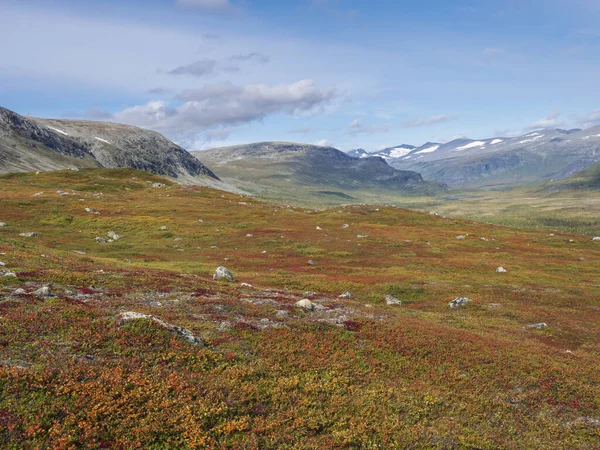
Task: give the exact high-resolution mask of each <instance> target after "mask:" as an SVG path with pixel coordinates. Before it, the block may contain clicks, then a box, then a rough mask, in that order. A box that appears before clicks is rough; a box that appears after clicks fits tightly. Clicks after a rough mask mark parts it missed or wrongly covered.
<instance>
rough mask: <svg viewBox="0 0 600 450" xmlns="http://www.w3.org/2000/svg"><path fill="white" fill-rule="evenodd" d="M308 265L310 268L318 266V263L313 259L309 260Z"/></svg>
mask: <svg viewBox="0 0 600 450" xmlns="http://www.w3.org/2000/svg"><path fill="white" fill-rule="evenodd" d="M308 265H309V266H318V264H317V262H316V261H313V260H312V259H309V260H308Z"/></svg>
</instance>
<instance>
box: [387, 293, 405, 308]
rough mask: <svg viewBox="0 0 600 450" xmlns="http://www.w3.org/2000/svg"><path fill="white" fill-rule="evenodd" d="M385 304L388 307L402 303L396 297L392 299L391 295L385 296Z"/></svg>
mask: <svg viewBox="0 0 600 450" xmlns="http://www.w3.org/2000/svg"><path fill="white" fill-rule="evenodd" d="M385 303H386V304H387V305H390V306H391V305H401V304H402V301H400V300H398V299H397V298H396V297H392V296H391V295H386V296H385Z"/></svg>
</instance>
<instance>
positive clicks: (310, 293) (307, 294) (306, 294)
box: [304, 291, 317, 297]
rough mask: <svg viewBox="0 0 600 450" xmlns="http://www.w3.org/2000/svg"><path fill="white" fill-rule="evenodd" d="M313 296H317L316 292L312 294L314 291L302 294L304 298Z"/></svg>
mask: <svg viewBox="0 0 600 450" xmlns="http://www.w3.org/2000/svg"><path fill="white" fill-rule="evenodd" d="M314 295H317V293H316V292H314V291H306V292H305V293H304V296H305V297H312V296H314Z"/></svg>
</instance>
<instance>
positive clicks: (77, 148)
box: [0, 107, 218, 183]
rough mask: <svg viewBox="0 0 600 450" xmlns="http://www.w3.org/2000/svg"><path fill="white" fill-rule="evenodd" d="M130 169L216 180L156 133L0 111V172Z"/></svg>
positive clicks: (186, 178) (192, 179) (184, 178)
mask: <svg viewBox="0 0 600 450" xmlns="http://www.w3.org/2000/svg"><path fill="white" fill-rule="evenodd" d="M73 167H78V168H79V167H81V168H83V167H107V168H119V167H131V168H134V169H139V170H144V171H147V172H152V173H155V174H157V175H165V176H168V177H171V178H175V179H178V181H181V182H192V183H193V182H195V181H198V180H196V177H199V176H201V177H203V178H207V179H213V180H218V177H217V176H216V175H215V174H214V173H213V172H212V171H211V170H209V169H208V168H207V167H206V166H204V165H203V164H202V163H201V162H200V161H199V160H198V159H196V158H194V157H193V156H192V155H190V154H189V153H188V152H187V151H186V150H184V149H183V148H181V147H179V146H178V145H176V144H174V143H173V142H171V141H169V140H168V139H166V138H164V137H163V136H161V135H160V134H158V133H156V132H153V131H149V130H143V129H140V128H136V127H132V126H128V125H120V124H116V123H102V122H90V121H79V120H53V119H35V118H28V117H23V116H21V115H19V114H17V113H15V112H13V111H10V110H8V109H5V108H1V107H0V173H9V172H28V171H38V170H39V171H46V170H59V169H66V168H73Z"/></svg>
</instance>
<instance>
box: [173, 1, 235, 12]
mask: <svg viewBox="0 0 600 450" xmlns="http://www.w3.org/2000/svg"><path fill="white" fill-rule="evenodd" d="M175 4H176V5H177V6H182V7H187V8H198V9H202V10H206V11H216V12H235V11H237V10H238V8H237V7H236V6H234V5H233V4H232V3H231V2H230V1H229V0H176V1H175Z"/></svg>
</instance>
